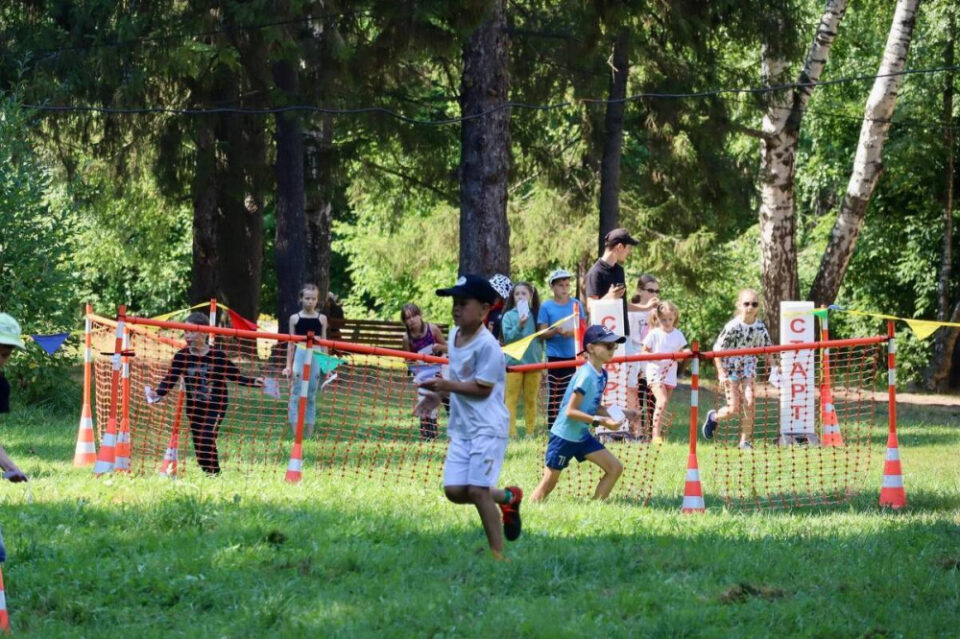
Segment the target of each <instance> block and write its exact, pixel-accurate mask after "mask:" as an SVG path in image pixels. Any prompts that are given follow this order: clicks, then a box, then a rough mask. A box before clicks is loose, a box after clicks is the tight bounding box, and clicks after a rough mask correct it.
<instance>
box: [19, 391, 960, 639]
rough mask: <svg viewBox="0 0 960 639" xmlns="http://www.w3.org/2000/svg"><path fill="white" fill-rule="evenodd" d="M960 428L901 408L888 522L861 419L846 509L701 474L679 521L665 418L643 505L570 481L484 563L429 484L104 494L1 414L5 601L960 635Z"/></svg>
mask: <svg viewBox="0 0 960 639" xmlns="http://www.w3.org/2000/svg"><path fill="white" fill-rule="evenodd" d="M879 408H880V410H878V417H879V418H880V421H881V422H882V419H883V417H884V415H885V407H883V406H880V407H879ZM958 418H960V409H957V408H911V407H909V406H904V407H903V408H902V410H901V437H900V442H901V449H902V457H903V464H904V473H905V476H904V479H905V483H906V490H907V497H908V500H909V506H908V508H907V509H905V511H903V512H897V513H894V512H887V511H883V510H880V509H879V508H878V507H877V506H876V501H877V496H878V493H879V486H880V475H881V473H882V466H883V464H882V461H881V460H882V455H883V446H884V443H885V440H884V437H883V432H884V430H885V424H883V423H878V424H877V425H876V426H875V427H874V437H873V440H874V444H873V446H872V448H871V449H870V450H871V451H872V454H873V461H872V463H871V465H870V472H869V476H868V477H866V479H865V484H864V492H863V493H862V494H861V495H860V496H858V497H856V498H855V499H854V500H853V501H852V502H850V503H848V504H844V505H840V506H829V507H822V508H806V509H799V510H773V511H753V510H740V509H727V508H725V507H724V506H723V502H722V501H721V500H719V499H718V498H717V497H716V496H715V494H714V493H713V492H712V491H713V490H714V487H713V486H712V485H711V474H710V472H708V471H709V468H707V466H708V464H705V463H703V462H701V468H702V469H703V470H704V478H703V481H704V488H705V490H706V492H707V495H706V501H707V509H708V511H707V513H706V514H705V515H700V516H690V515H681V514H680V512H679V510H680V499H681V494H682V488H683V463H684V461H685V451H686V448H685V445H684V443H683V437H682V431H683V428H682V427H678V428H676V429H675V430H674V432H673V434H672V437H673V438H672V439H671V440H670V441H668V442H667V443H666V444H665V445H664V447H663V450H662V452H661V455H660V459H659V462H658V473H657V477H656V481H655V482H654V485H653V497H652V499H651V500H650V502H649V504H648V505H647V506H645V507H640V506H637V505H636V503H635V500H633V499H630V498H629V497H628V496H626V495H620V496H619V497H617V498H615V499H613V500H612V501H611V503H608V504H595V503H591V502H589V501H585V500H583V499H582V497H580V496H579V495H582V494H583V492H584V490H583V489H582V488H579V487H577V486H575V484H576V483H577V481H578V480H577V479H576V478H575V475H574V474H573V473H571V476H569V477H563V478H562V479H561V486H560V488H558V491H557V493H556V495H555V497H553V498H551V500H550V501H548V502H547V503H545V504H537V505H533V504H529V505H524V507H523V510H522V513H523V515H524V534H523V536H522V537H521V538H520V540H519V541H517V542H516V543H514V544H511V545H510V546H508V555H509V557H510V558H511V559H512V561H510V562H509V563H504V564H497V563H494V562H493V561H491V560H490V559H489V558H488V556H487V554H486V553H485V551H484V549H485V540H484V537H483V534H482V532H481V529H480V526H479V522H478V519H477V517H476V514H475V512H474V511H473V510H472V509H470V508H468V507H463V506H454V505H452V504H449V503H447V502H446V501H445V500H444V498H443V495H442V492H441V487H440V482H439V472H438V473H437V474H436V477H437V478H436V479H431V480H429V481H426V482H424V481H411V480H407V481H403V480H398V479H397V478H396V477H395V476H390V477H389V478H387V479H381V478H379V477H378V476H377V475H376V471H374V472H373V475H374V476H373V478H372V479H370V478H366V477H362V476H363V475H369V474H370V473H349V474H348V476H346V477H341V476H339V475H335V474H332V473H326V474H318V473H317V472H316V467H315V466H312V465H310V464H309V463H308V464H307V465H305V469H304V481H303V482H302V483H301V484H299V485H295V486H294V485H288V484H286V483H284V482H283V480H282V476H283V473H282V469H281V471H280V472H277V473H275V474H272V475H263V474H261V475H255V476H248V477H243V476H239V475H238V474H236V473H234V474H233V475H231V474H230V473H227V474H225V476H223V477H221V478H216V479H207V478H204V477H200V476H198V474H197V473H196V471H195V466H194V468H193V472H188V474H187V475H186V476H185V477H184V478H183V479H180V480H177V481H170V480H165V479H162V478H159V477H153V476H147V477H125V476H109V477H104V478H101V479H99V480H98V479H95V478H93V476H92V472H91V471H90V470H86V469H84V470H76V469H73V468H72V466H71V460H72V455H73V444H74V437H75V433H76V422H77V415H75V414H60V415H51V414H50V413H49V412H45V411H42V410H39V409H30V408H24V407H18V406H15V407H14V413H13V414H11V415H9V416H4V419H3V422H2V425H0V426H2V427H0V442H2V443H3V444H4V445H5V446H6V448H7V450H8V452H10V454H11V456H13V458H14V459H16V460H17V461H18V462H19V464H20V465H21V467H22V468H23V469H24V470H25V471H26V472H27V473H28V474H29V475H31V477H32V481H31V482H30V483H29V484H27V485H14V484H9V483H5V484H4V485H3V486H2V487H0V500H2V504H3V505H2V509H0V525H2V527H3V532H4V535H5V537H6V542H7V551H8V561H7V563H6V564H5V565H4V580H5V583H6V596H7V607H8V610H9V612H10V616H11V620H12V625H13V628H14V633H15V635H16V636H35V637H75V636H76V637H82V636H85V637H98V638H102V637H114V636H116V637H121V636H122V637H160V636H163V637H266V636H278V637H327V636H334V637H338V636H339V637H409V636H418V637H420V636H424V637H464V636H466V637H495V636H549V637H565V636H615V637H641V636H642V637H646V636H650V637H682V636H689V637H701V636H703V637H731V636H733V637H757V636H770V635H776V636H802V637H861V636H862V637H956V636H958V635H960V615H958V612H957V611H958V610H960V427H958V423H960V419H958ZM710 446H711V445H703V446H702V447H701V451H703V453H702V454H703V455H704V456H705V457H709V454H710ZM539 447H540V444H539V443H538V442H534V441H532V440H522V441H520V442H518V443H516V444H512V445H511V449H510V451H509V452H508V456H509V457H508V460H507V464H506V467H505V470H504V472H503V474H502V478H503V479H504V481H505V482H509V483H513V482H514V481H518V482H520V483H521V485H523V486H524V488H526V489H527V490H528V491H529V490H531V489H532V488H533V485H534V483H535V482H536V480H537V478H538V476H539V473H540V467H539V464H540V462H539V459H538V450H539ZM181 454H182V455H184V456H187V455H189V454H190V453H189V451H181ZM308 454H309V453H308ZM717 459H720V457H717ZM191 461H192V460H191ZM564 481H568V484H567V485H566V489H565V485H564ZM580 481H582V480H580ZM586 488H587V489H588V488H589V486H587V487H586ZM616 494H617V493H616V492H615V495H616Z"/></svg>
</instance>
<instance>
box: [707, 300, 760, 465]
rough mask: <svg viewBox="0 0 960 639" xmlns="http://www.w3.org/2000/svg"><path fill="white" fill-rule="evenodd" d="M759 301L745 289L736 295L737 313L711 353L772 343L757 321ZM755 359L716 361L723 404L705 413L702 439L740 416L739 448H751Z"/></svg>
mask: <svg viewBox="0 0 960 639" xmlns="http://www.w3.org/2000/svg"><path fill="white" fill-rule="evenodd" d="M759 313H760V298H759V296H758V295H757V292H756V291H754V290H753V289H749V288H745V289H743V290H741V291H740V294H739V295H738V296H737V314H736V316H735V317H734V318H733V319H732V320H730V321H729V322H727V325H726V326H724V327H723V330H722V331H721V332H720V336H719V337H717V341H716V342H714V344H713V350H715V351H724V350H734V349H740V348H760V347H763V346H770V345H771V344H772V343H773V342H772V340H771V339H770V333H769V332H768V331H767V327H766V325H765V324H764V323H763V321H762V320H760V319H759V318H758V315H759ZM766 360H767V370H771V371H772V370H773V365H774V359H773V355H766ZM756 377H757V356H756V355H739V356H733V357H723V358H718V359H717V380H718V381H719V382H720V383H721V385H722V386H723V390H724V395H725V396H726V400H727V405H726V406H724V407H723V408H721V409H720V410H712V411H710V412H709V413H707V418H706V420H705V421H704V422H703V427H702V429H701V431H702V433H703V437H704V439H713V434H714V432H716V430H717V426H718V425H719V423H720V422H722V421H725V420H728V419H730V418H732V417H736V416H737V415H740V416H741V418H740V444H739V445H740V448H741V449H751V448H753V444H752V443H751V439H752V437H753V424H754V418H755V415H756V410H757V406H756V392H755V389H754V382H755V380H756Z"/></svg>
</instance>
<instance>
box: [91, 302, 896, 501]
mask: <svg viewBox="0 0 960 639" xmlns="http://www.w3.org/2000/svg"><path fill="white" fill-rule="evenodd" d="M92 317H93V318H94V322H93V328H92V331H93V347H94V351H95V353H96V356H95V357H94V379H95V381H96V399H97V401H96V415H97V427H98V430H99V431H100V432H101V435H102V434H103V430H104V428H105V426H106V425H107V424H108V419H109V414H110V409H111V406H110V397H111V383H112V380H113V377H114V372H113V353H114V352H115V351H116V345H115V333H116V324H115V323H114V322H112V321H110V320H106V319H104V318H99V317H97V316H92ZM127 320H128V321H127V324H126V327H127V331H126V333H127V345H126V346H125V347H123V348H122V349H121V355H122V362H123V363H124V364H125V365H126V366H127V367H128V371H129V376H128V378H127V379H126V381H124V375H123V373H122V372H121V374H120V390H119V392H118V402H117V403H118V405H117V406H116V407H115V411H116V418H117V424H118V427H119V428H120V429H121V430H122V429H123V428H124V427H125V425H128V428H129V433H130V434H129V442H130V450H129V458H130V461H129V468H130V470H131V471H132V472H134V473H138V474H148V473H149V474H153V473H157V472H165V473H166V474H171V475H173V474H176V475H184V474H186V475H196V474H199V473H200V472H201V471H203V470H206V471H207V472H217V471H220V472H223V473H237V474H242V475H254V474H255V475H261V476H274V477H275V476H278V475H280V474H282V473H284V472H285V471H287V472H288V479H289V472H290V468H292V465H291V464H292V462H291V454H292V451H293V449H294V443H295V437H294V433H295V427H296V425H297V421H298V408H299V403H300V397H299V395H300V384H299V383H298V379H297V378H294V379H288V378H286V377H284V376H283V375H282V373H281V371H282V369H283V368H284V364H285V357H286V349H287V348H288V344H289V342H288V341H286V340H289V339H290V338H289V337H287V336H280V335H273V334H269V333H251V332H249V331H231V330H230V329H211V328H207V327H192V328H194V329H195V330H196V332H198V333H200V334H202V335H203V337H204V338H205V339H206V338H208V337H210V336H212V338H213V349H214V352H215V353H217V356H216V357H215V358H213V360H211V361H186V362H181V363H184V367H183V368H181V369H179V370H177V371H174V373H173V374H171V375H170V376H169V377H168V381H169V382H170V383H169V384H168V385H165V386H166V387H161V381H162V380H163V378H164V377H165V376H166V375H167V374H168V373H169V372H170V370H171V366H172V364H173V362H174V361H175V360H176V356H177V353H178V351H181V349H183V347H184V346H185V343H184V341H183V340H184V332H183V328H184V327H185V326H186V325H180V324H176V323H171V322H159V321H154V320H144V319H141V318H127ZM299 339H300V340H301V341H300V342H299V346H303V341H302V339H303V338H299ZM871 340H872V341H871ZM854 341H855V340H846V341H845V342H836V344H837V345H838V346H834V347H833V348H830V350H829V355H828V356H826V357H825V356H824V351H825V349H824V346H828V345H829V344H833V343H829V344H828V343H819V344H817V345H814V346H812V347H811V348H809V349H806V350H804V351H797V350H793V351H789V349H783V350H782V351H778V350H777V349H776V347H774V348H771V349H768V350H770V351H771V353H772V356H773V357H774V358H776V359H777V360H778V361H779V362H780V363H781V365H784V364H786V365H789V364H790V361H791V358H792V359H793V360H796V359H797V357H798V355H797V353H801V355H799V356H800V357H803V358H807V359H805V360H804V361H805V362H808V363H809V362H812V364H813V365H812V366H811V367H810V370H811V371H813V377H812V378H809V377H808V378H807V381H808V382H810V383H811V386H810V388H807V389H805V390H804V391H803V393H805V394H804V395H803V402H802V405H799V407H798V406H791V407H787V408H783V407H782V401H783V400H782V399H781V398H782V397H783V395H784V393H785V392H786V391H784V390H783V389H781V390H777V389H776V388H774V387H773V386H771V385H770V384H769V383H767V378H768V374H769V371H768V370H767V369H766V364H765V358H764V357H763V356H761V357H758V358H757V359H758V367H759V370H758V375H757V377H756V379H757V382H756V384H755V395H756V407H755V415H754V425H753V428H752V431H751V432H750V433H749V437H748V441H750V445H751V446H752V448H749V449H741V448H740V447H739V443H740V440H741V434H742V433H743V431H744V428H745V427H747V428H748V427H749V419H748V415H747V414H744V413H743V412H742V411H741V412H740V413H739V414H736V415H731V416H730V417H729V418H728V419H725V420H721V422H720V425H719V428H718V429H717V433H716V436H715V438H714V439H713V441H711V442H709V443H703V442H701V444H700V446H701V459H702V462H701V468H702V469H703V472H704V475H703V478H704V485H705V490H706V491H707V499H708V500H709V498H710V496H711V495H718V496H720V497H721V498H722V499H723V500H724V501H726V502H727V503H729V504H731V505H738V506H759V507H781V506H792V505H810V504H826V503H834V502H838V501H842V500H845V499H847V498H849V497H850V496H851V495H852V494H854V493H855V492H857V491H858V490H859V488H860V487H861V485H862V483H863V480H864V478H865V476H866V472H867V469H868V467H869V463H870V457H871V455H870V453H871V449H870V445H871V433H870V430H871V427H872V424H873V419H874V402H873V399H872V396H871V392H872V389H873V387H874V385H875V382H876V374H877V371H878V357H877V355H878V353H880V351H879V350H878V349H879V348H880V346H882V345H883V342H884V338H870V340H861V342H863V343H851V342H854ZM317 342H318V344H319V343H320V340H317ZM322 344H323V346H325V347H329V348H330V349H331V350H330V354H329V355H328V356H317V357H316V358H315V359H314V366H320V367H333V366H335V368H333V369H332V370H326V371H321V372H319V373H314V376H315V379H314V383H315V384H316V385H317V386H318V387H319V388H318V390H317V393H316V401H315V404H312V403H311V404H308V408H307V411H306V419H305V420H304V423H303V431H302V434H303V444H302V468H303V472H304V473H306V474H311V473H312V474H316V473H323V474H332V475H339V476H353V477H363V478H377V477H384V479H386V480H387V481H390V480H395V479H403V480H407V481H415V482H422V483H425V484H437V483H439V481H440V480H441V478H442V468H443V460H444V456H445V452H446V438H445V436H444V434H445V426H446V419H447V413H446V409H445V408H444V407H440V408H438V409H437V410H436V411H435V413H434V415H433V416H432V417H417V416H414V414H413V408H414V406H415V405H416V404H417V401H418V394H417V389H416V386H415V384H414V375H415V374H417V373H418V372H420V371H421V369H420V368H419V367H424V366H436V365H439V364H440V363H441V360H439V358H431V357H426V356H421V355H417V354H413V353H399V352H396V351H388V350H385V349H375V348H371V347H365V346H362V345H351V344H346V343H343V342H322ZM318 348H319V347H318ZM220 353H222V355H220ZM790 353H793V354H790ZM724 356H733V355H731V352H729V351H728V352H715V353H704V354H703V357H704V359H703V360H702V369H701V372H703V373H706V374H707V375H706V376H707V377H712V376H713V375H712V373H710V372H708V371H709V370H710V369H712V368H713V366H712V362H713V361H716V359H717V358H720V357H724ZM180 357H181V359H183V355H181V356H180ZM298 357H299V356H298ZM654 357H656V356H649V355H648V356H632V357H627V358H620V360H621V361H619V362H615V363H612V364H611V365H610V366H609V371H610V375H611V380H612V381H611V384H610V385H609V386H608V393H607V398H606V400H605V403H615V404H617V405H619V406H621V407H623V408H634V409H637V410H639V411H640V413H641V417H640V418H639V419H638V420H635V421H633V422H631V423H630V424H628V425H627V426H625V427H624V428H623V429H622V430H615V431H614V432H607V433H604V432H600V433H599V435H598V436H599V438H600V439H601V441H603V442H604V444H605V445H606V446H607V448H608V449H609V450H610V451H611V452H612V453H613V454H614V455H615V456H616V457H617V458H618V459H619V460H620V461H621V462H622V464H623V466H624V472H623V476H622V477H621V479H620V481H619V483H618V484H617V487H616V489H615V491H614V495H615V496H619V497H620V498H627V499H630V500H633V501H637V502H642V503H645V502H647V501H648V500H649V499H650V498H651V496H652V495H653V494H654V493H655V492H661V493H662V492H667V493H669V492H671V491H673V492H675V491H676V489H677V485H678V481H679V480H681V479H682V477H683V472H684V467H685V459H686V451H685V450H681V448H682V447H683V446H684V445H685V444H686V442H688V439H689V435H688V433H689V432H690V430H691V424H690V421H691V420H690V415H691V407H690V404H691V394H690V392H689V389H688V387H687V385H686V384H684V383H681V385H680V387H678V389H677V390H676V392H675V394H674V395H673V397H672V399H671V400H670V402H669V406H668V408H667V410H666V411H664V414H663V415H662V417H661V424H660V434H661V436H662V439H661V438H655V437H653V420H654V410H653V408H654V406H653V401H652V397H651V396H650V392H649V390H648V389H646V388H645V385H644V384H643V381H642V378H641V379H640V381H639V383H637V382H635V381H634V380H635V377H634V376H631V375H625V376H624V375H620V376H618V375H617V367H626V368H627V369H629V367H630V366H635V365H642V364H643V363H645V361H648V360H651V359H653V358H654ZM692 357H694V355H686V356H684V355H680V354H677V355H676V356H674V359H677V360H680V362H679V363H680V366H681V370H683V369H684V368H686V369H687V370H688V371H689V369H690V362H689V361H683V360H689V359H690V358H692ZM333 358H335V361H334V359H333ZM203 367H206V369H207V370H206V372H205V373H204V374H203V375H206V377H208V378H211V377H212V378H216V379H215V381H214V382H213V383H210V384H209V388H198V386H197V383H196V378H197V372H198V371H197V370H194V369H200V368H203ZM234 367H235V368H234ZM536 368H538V366H537V365H531V366H527V367H516V369H517V370H520V369H525V370H531V369H536ZM539 368H540V369H548V370H547V371H546V373H545V374H544V375H543V376H542V379H541V382H540V410H539V415H538V420H537V423H536V424H532V425H527V429H526V430H527V436H528V437H531V436H532V437H535V438H536V440H537V442H539V443H538V444H537V445H533V446H530V445H524V446H518V447H517V450H518V451H520V453H522V454H523V455H526V456H529V459H523V460H519V461H520V462H521V463H522V464H523V467H524V469H525V470H524V472H526V473H528V475H531V476H536V477H537V478H539V474H540V472H541V471H542V468H543V454H544V451H545V448H546V439H547V437H546V435H547V432H548V428H549V426H548V419H549V418H550V416H551V415H552V414H554V413H555V410H556V405H557V403H558V402H559V400H560V398H561V397H562V395H563V390H564V389H565V387H566V381H567V379H568V376H569V374H570V373H569V371H563V374H562V375H558V373H559V371H557V370H556V369H555V367H554V368H552V369H551V365H546V364H545V365H539ZM828 369H829V373H828V372H827V370H828ZM122 370H123V369H122V368H121V371H122ZM428 370H429V369H428ZM511 370H514V369H511ZM551 371H552V372H551ZM201 376H202V375H201ZM788 377H789V375H788V374H787V373H785V374H784V381H783V383H784V384H788V383H790V382H789V380H788V379H787V378H788ZM625 379H626V380H629V382H627V383H622V382H623V380H625ZM261 380H266V386H265V387H261V386H260V385H259V384H260V383H261ZM826 382H829V383H826ZM634 384H635V385H634ZM147 387H150V388H151V389H153V390H157V389H158V387H161V390H166V391H167V392H166V394H165V395H164V396H163V397H162V398H160V399H159V401H156V402H151V401H148V396H147ZM551 388H553V389H555V390H554V391H552V392H551ZM718 390H719V389H718V387H717V385H716V384H714V383H713V382H712V381H705V382H704V384H703V387H702V390H701V391H700V419H698V422H700V421H702V419H703V417H704V416H705V414H706V413H707V411H708V410H710V409H720V408H721V407H722V406H724V405H725V403H726V402H725V400H724V399H723V395H722V393H718V392H717V391H718ZM794 390H795V391H797V389H794ZM711 391H712V392H711ZM797 393H799V391H797ZM797 393H794V394H797ZM694 397H696V395H695V396H694ZM828 399H832V401H830V402H828V401H826V400H828ZM828 404H829V405H830V406H832V411H833V412H832V413H831V411H830V410H827V409H826V407H827V405H828ZM784 406H785V405H784ZM786 410H789V411H792V412H791V415H792V416H793V418H792V421H790V422H789V423H790V424H792V426H790V427H789V428H788V427H786V426H785V424H786V423H787V422H788V421H789V420H786V417H785V415H786V413H784V411H786ZM314 415H315V418H314V420H313V422H314V425H311V423H310V421H311V420H310V417H311V416H314ZM697 425H698V426H699V424H697ZM825 426H826V428H827V430H828V431H830V432H829V435H830V437H827V438H826V440H825V439H824V436H823V434H824V428H825ZM117 441H118V454H119V453H120V452H121V451H122V441H123V436H122V435H118V439H117ZM824 444H829V445H824ZM513 448H514V447H513V446H511V448H510V449H508V453H507V456H508V463H510V462H511V461H513V462H516V461H518V460H516V455H517V454H520V453H514V452H513V451H512V449H513ZM121 457H122V455H121ZM662 460H667V461H668V462H669V464H665V463H664V462H663V461H662ZM117 468H118V469H121V466H120V462H118V464H117ZM297 472H299V466H298V468H297ZM534 474H535V475H534ZM600 475H601V471H600V469H599V468H598V467H596V466H595V465H593V464H589V463H584V464H576V463H574V464H571V465H570V467H569V468H568V469H567V470H565V471H564V476H563V479H562V480H561V482H560V483H559V485H558V487H557V491H556V492H559V493H564V492H566V493H567V494H570V493H573V494H577V495H581V496H590V495H592V493H593V490H594V488H595V486H596V483H597V481H598V479H599V478H600ZM681 485H682V484H681Z"/></svg>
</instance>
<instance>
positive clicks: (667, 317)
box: [643, 301, 690, 443]
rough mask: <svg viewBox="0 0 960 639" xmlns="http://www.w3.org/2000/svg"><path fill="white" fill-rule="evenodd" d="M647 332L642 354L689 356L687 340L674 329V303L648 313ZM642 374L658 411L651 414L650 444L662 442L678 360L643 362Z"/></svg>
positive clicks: (676, 312) (676, 318) (677, 316)
mask: <svg viewBox="0 0 960 639" xmlns="http://www.w3.org/2000/svg"><path fill="white" fill-rule="evenodd" d="M649 321H650V332H649V333H648V334H647V336H646V338H644V340H643V352H644V353H689V352H690V349H689V348H687V338H686V337H684V336H683V333H682V332H680V329H678V328H677V322H678V321H680V309H678V308H677V305H676V304H674V303H673V302H669V301H665V302H660V303H659V304H658V305H657V306H656V307H655V308H654V309H653V310H652V311H650V317H649ZM644 373H645V376H646V378H647V384H648V385H649V386H650V390H651V391H653V396H654V398H655V399H656V402H657V407H656V409H655V410H654V411H653V426H652V429H651V432H650V441H651V443H660V442H662V441H663V434H662V424H663V414H664V413H665V412H666V410H667V403H668V402H669V401H670V396H671V395H672V394H673V389H674V388H676V387H677V360H675V359H660V360H653V361H650V362H646V366H645V367H644Z"/></svg>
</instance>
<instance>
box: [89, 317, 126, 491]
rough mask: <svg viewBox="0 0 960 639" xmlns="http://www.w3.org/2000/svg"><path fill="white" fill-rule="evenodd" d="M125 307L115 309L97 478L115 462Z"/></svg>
mask: <svg viewBox="0 0 960 639" xmlns="http://www.w3.org/2000/svg"><path fill="white" fill-rule="evenodd" d="M126 314H127V307H126V306H123V305H120V306H119V307H118V308H117V333H116V339H115V341H114V347H113V374H112V375H111V377H110V412H109V415H108V417H107V430H105V431H104V433H103V439H102V440H101V441H100V452H99V453H98V454H97V463H96V464H95V465H94V467H93V473H94V474H95V475H96V476H97V477H99V476H101V475H103V474H104V473H109V472H110V471H112V470H113V466H114V464H115V463H116V461H117V408H118V407H117V404H118V403H119V399H120V360H121V357H122V355H121V353H122V352H123V335H124V332H125V327H124V321H125V317H126Z"/></svg>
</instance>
